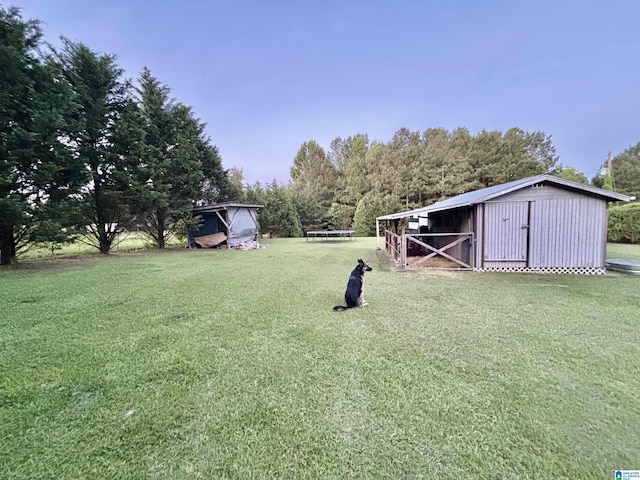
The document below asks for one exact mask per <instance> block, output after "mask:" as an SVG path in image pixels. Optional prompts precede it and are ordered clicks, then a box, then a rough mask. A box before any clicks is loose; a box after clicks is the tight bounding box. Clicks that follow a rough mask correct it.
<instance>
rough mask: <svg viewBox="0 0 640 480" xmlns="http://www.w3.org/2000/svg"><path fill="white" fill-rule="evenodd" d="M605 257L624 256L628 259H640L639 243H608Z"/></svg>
mask: <svg viewBox="0 0 640 480" xmlns="http://www.w3.org/2000/svg"><path fill="white" fill-rule="evenodd" d="M607 258H626V259H629V260H640V245H625V244H621V243H608V244H607Z"/></svg>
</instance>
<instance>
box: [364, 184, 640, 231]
mask: <svg viewBox="0 0 640 480" xmlns="http://www.w3.org/2000/svg"><path fill="white" fill-rule="evenodd" d="M539 183H553V184H556V185H560V186H563V187H565V188H569V189H571V190H575V191H579V192H582V193H584V194H587V195H593V196H596V197H600V198H604V199H606V200H609V201H622V202H629V201H631V200H635V197H630V196H628V195H623V194H621V193H615V192H610V191H609V190H604V189H602V188H598V187H594V186H592V185H586V184H584V183H578V182H573V181H571V180H565V179H564V178H560V177H556V176H553V175H549V174H546V173H545V174H542V175H536V176H534V177H527V178H522V179H520V180H514V181H513V182H508V183H502V184H500V185H494V186H492V187H488V188H481V189H480V190H474V191H472V192H466V193H463V194H461V195H457V196H455V197H451V198H448V199H446V200H443V201H441V202H436V203H434V204H433V205H429V206H428V207H422V208H415V209H413V210H407V211H406V212H399V213H392V214H389V215H382V216H380V217H377V218H376V220H398V219H400V218H406V217H413V216H420V215H426V214H428V213H434V212H441V211H443V210H452V209H454V208H460V207H467V206H471V205H476V204H478V203H483V202H486V201H488V200H492V199H494V198H496V197H500V196H502V195H506V194H507V193H511V192H514V191H516V190H520V189H522V188H526V187H530V186H532V185H537V184H539Z"/></svg>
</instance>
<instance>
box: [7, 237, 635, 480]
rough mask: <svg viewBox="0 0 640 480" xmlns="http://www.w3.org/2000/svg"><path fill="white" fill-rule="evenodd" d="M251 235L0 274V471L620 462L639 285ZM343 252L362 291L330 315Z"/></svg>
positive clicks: (242, 474) (244, 473) (337, 474)
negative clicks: (413, 259) (225, 244)
mask: <svg viewBox="0 0 640 480" xmlns="http://www.w3.org/2000/svg"><path fill="white" fill-rule="evenodd" d="M267 243H268V244H269V248H264V249H260V250H254V251H202V250H198V251H194V250H174V251H168V252H160V253H158V252H142V253H128V254H116V255H113V256H110V257H107V258H103V257H97V256H90V257H86V258H81V259H79V260H78V259H75V260H66V261H60V262H47V263H46V264H43V265H41V266H38V265H37V264H36V265H31V266H29V268H23V269H17V270H15V269H9V270H5V271H0V477H2V478H11V479H34V478H38V479H40V478H51V479H61V478H65V479H75V478H87V479H88V478H90V479H102V478H114V479H115V478H118V479H122V478H171V479H174V478H215V479H218V478H220V479H225V478H228V479H232V478H233V479H251V478H258V479H262V478H264V479H268V478H288V479H305V478H308V479H324V478H390V479H399V478H428V479H431V478H433V479H436V478H437V479H459V478H478V479H527V478H532V479H533V478H536V479H537V478H541V479H542V478H581V479H585V478H586V479H601V478H613V471H614V470H615V469H636V468H640V402H638V398H639V397H640V349H639V348H638V346H639V345H640V328H639V327H640V288H639V287H640V278H638V277H634V276H624V275H618V274H610V275H607V276H598V277H594V276H563V275H520V274H487V273H484V274H479V273H471V272H465V273H462V272H456V273H448V272H441V273H438V274H427V273H425V272H404V271H392V270H391V269H390V267H389V266H388V264H387V262H386V258H385V257H384V255H382V254H381V253H380V252H376V251H375V240H372V239H358V240H357V241H352V242H351V241H342V242H322V241H319V242H310V243H305V242H304V240H302V239H279V240H269V241H267ZM357 258H364V259H365V260H366V261H367V262H368V263H369V264H370V265H371V266H373V268H374V271H373V272H370V273H368V274H367V284H366V298H367V300H368V301H369V305H368V306H367V307H363V308H358V309H353V310H349V311H346V312H341V313H336V312H333V311H332V307H333V306H334V305H337V304H341V303H342V300H343V294H344V288H345V286H346V282H347V278H348V276H349V273H350V271H351V269H352V268H353V267H354V265H355V262H356V259H357ZM71 262H75V263H71Z"/></svg>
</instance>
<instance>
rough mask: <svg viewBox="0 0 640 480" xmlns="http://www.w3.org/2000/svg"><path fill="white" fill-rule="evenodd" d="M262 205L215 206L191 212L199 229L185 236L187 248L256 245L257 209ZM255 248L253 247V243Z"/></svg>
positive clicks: (223, 204) (216, 204)
mask: <svg viewBox="0 0 640 480" xmlns="http://www.w3.org/2000/svg"><path fill="white" fill-rule="evenodd" d="M261 207H262V205H257V204H246V203H231V202H229V203H215V204H212V205H203V206H200V207H195V208H194V209H193V215H194V216H200V217H201V218H202V222H201V224H200V226H199V228H198V229H197V230H195V231H192V232H191V233H190V234H189V245H190V246H192V247H200V248H213V247H219V246H222V245H225V246H228V247H238V246H240V245H242V244H248V243H249V242H257V240H258V234H259V223H258V208H261ZM256 245H257V244H256Z"/></svg>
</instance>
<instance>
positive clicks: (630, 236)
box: [607, 202, 640, 243]
mask: <svg viewBox="0 0 640 480" xmlns="http://www.w3.org/2000/svg"><path fill="white" fill-rule="evenodd" d="M607 239H608V240H609V241H610V242H615V243H640V202H634V203H627V204H624V205H614V206H612V207H610V208H609V230H608V235H607Z"/></svg>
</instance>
